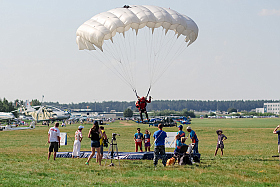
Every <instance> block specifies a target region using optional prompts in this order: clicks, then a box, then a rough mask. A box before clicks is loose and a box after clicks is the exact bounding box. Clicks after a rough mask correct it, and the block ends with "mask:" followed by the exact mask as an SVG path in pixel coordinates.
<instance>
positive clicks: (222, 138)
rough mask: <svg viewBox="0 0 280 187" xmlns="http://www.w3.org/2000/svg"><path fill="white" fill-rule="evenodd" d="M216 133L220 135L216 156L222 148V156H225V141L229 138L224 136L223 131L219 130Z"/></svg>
mask: <svg viewBox="0 0 280 187" xmlns="http://www.w3.org/2000/svg"><path fill="white" fill-rule="evenodd" d="M216 133H217V134H218V142H217V147H216V151H215V156H216V155H217V152H218V149H219V148H221V156H223V154H224V151H223V149H224V140H226V139H227V137H226V136H225V135H224V134H222V133H223V131H222V130H221V129H219V130H217V131H216Z"/></svg>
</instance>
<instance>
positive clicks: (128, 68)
mask: <svg viewBox="0 0 280 187" xmlns="http://www.w3.org/2000/svg"><path fill="white" fill-rule="evenodd" d="M131 33H132V30H129V31H127V32H126V35H125V36H126V37H124V38H123V40H122V41H123V46H124V51H123V52H124V53H125V55H124V56H125V57H126V60H127V61H126V64H127V65H125V68H126V71H127V74H128V75H129V79H130V80H131V82H132V83H133V84H135V83H134V79H133V72H132V55H131V45H130V42H126V40H128V41H130V38H131ZM127 53H128V54H127ZM129 57H130V58H129Z"/></svg>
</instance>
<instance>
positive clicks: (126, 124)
mask: <svg viewBox="0 0 280 187" xmlns="http://www.w3.org/2000/svg"><path fill="white" fill-rule="evenodd" d="M120 124H122V125H123V126H132V124H131V123H128V122H126V121H122V122H120Z"/></svg>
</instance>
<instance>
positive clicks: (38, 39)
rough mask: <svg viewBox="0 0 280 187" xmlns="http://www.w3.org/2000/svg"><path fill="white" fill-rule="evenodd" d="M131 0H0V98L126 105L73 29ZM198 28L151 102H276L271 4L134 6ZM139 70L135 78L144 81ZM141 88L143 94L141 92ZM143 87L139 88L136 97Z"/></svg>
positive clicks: (279, 14) (276, 49)
mask: <svg viewBox="0 0 280 187" xmlns="http://www.w3.org/2000/svg"><path fill="white" fill-rule="evenodd" d="M135 2H136V1H131V0H130V1H129V0H128V1H123V0H118V1H115V0H103V1H96V0H91V1H89V0H81V1H74V0H59V1H57V0H48V1H46V0H44V1H43V0H25V1H21V0H13V1H10V0H0V25H1V26H0V41H1V42H0V98H1V99H2V98H4V97H5V98H6V99H8V100H9V101H13V100H15V99H20V100H31V99H38V100H41V98H42V95H44V101H52V102H57V101H58V102H59V103H72V102H73V103H79V102H95V101H96V102H102V101H133V100H135V99H136V98H135V94H134V93H133V92H132V90H131V88H130V87H128V86H127V85H126V84H125V83H124V82H122V81H121V80H120V79H119V77H118V76H116V74H114V73H112V72H111V70H108V69H106V67H105V66H104V65H103V64H102V63H99V62H97V61H96V60H95V59H94V58H92V57H91V56H90V55H88V54H87V53H86V52H85V51H81V50H78V46H77V44H76V30H77V29H78V27H79V26H80V25H81V24H83V23H84V22H85V21H87V20H88V19H90V18H91V17H93V16H94V15H96V14H98V13H100V12H105V11H108V10H110V9H114V8H117V7H122V6H123V5H126V4H129V5H134V4H136V3H135ZM137 4H139V5H156V6H160V7H166V8H171V9H173V10H176V11H177V12H179V13H181V14H185V15H187V16H189V17H190V18H192V19H193V20H194V21H195V23H196V24H197V25H198V28H199V33H198V38H197V40H196V41H195V42H194V43H193V44H192V45H190V46H189V47H188V48H187V49H186V50H185V51H184V53H183V54H181V55H180V56H179V57H178V58H177V60H176V62H175V63H173V64H172V65H171V66H170V68H169V69H168V70H167V71H166V72H165V73H164V74H163V76H162V77H161V78H160V80H159V81H158V82H157V83H156V84H155V85H153V87H152V89H151V92H150V95H152V98H153V99H155V100H179V99H182V100H193V99H194V100H241V99H243V100H258V99H274V100H279V99H280V98H279V93H280V86H279V80H280V73H279V70H280V35H279V30H280V1H279V0H270V1H267V0H258V1H255V0H211V1H209V0H173V1H167V0H154V1H147V0H138V1H137ZM146 76H147V75H146V72H145V71H143V77H146ZM144 87H145V88H144ZM146 87H147V89H148V86H144V85H143V86H140V88H141V89H142V90H145V91H142V92H141V93H139V94H141V95H145V94H146V93H145V92H146V90H147V89H146Z"/></svg>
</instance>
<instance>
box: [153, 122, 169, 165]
mask: <svg viewBox="0 0 280 187" xmlns="http://www.w3.org/2000/svg"><path fill="white" fill-rule="evenodd" d="M162 127H163V125H162V124H159V125H158V131H156V132H154V135H153V137H154V139H155V149H154V166H155V167H156V166H157V163H158V157H159V154H160V155H161V156H162V164H163V166H166V155H165V138H166V137H167V134H166V132H164V131H163V130H162Z"/></svg>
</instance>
